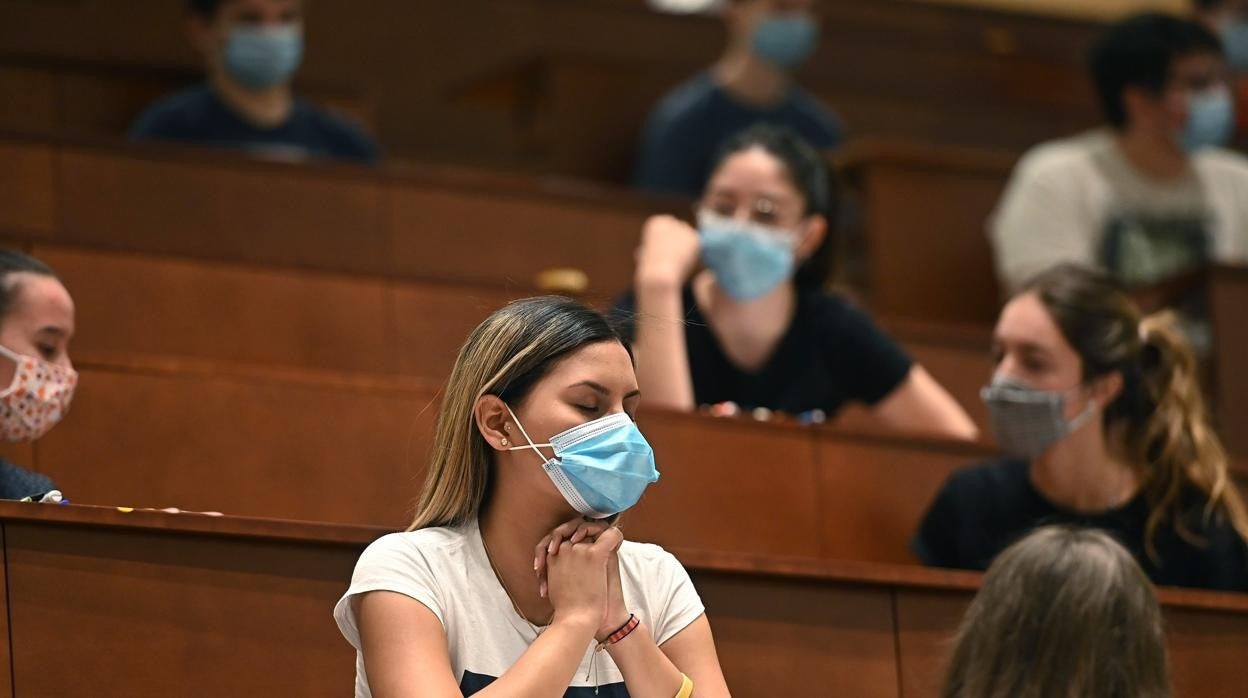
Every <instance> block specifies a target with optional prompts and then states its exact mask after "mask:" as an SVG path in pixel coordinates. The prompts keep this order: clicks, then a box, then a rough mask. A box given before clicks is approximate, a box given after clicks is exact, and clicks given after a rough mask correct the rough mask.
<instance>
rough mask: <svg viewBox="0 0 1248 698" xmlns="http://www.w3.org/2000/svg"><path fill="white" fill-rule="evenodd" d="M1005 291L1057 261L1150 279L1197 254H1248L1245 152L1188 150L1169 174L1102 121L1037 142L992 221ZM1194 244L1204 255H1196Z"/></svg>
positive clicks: (1208, 257)
mask: <svg viewBox="0 0 1248 698" xmlns="http://www.w3.org/2000/svg"><path fill="white" fill-rule="evenodd" d="M988 232H989V237H990V238H991V240H992V244H993V251H994V253H995V256H996V265H997V274H998V277H999V278H1000V279H1001V281H1002V282H1003V285H1004V286H1005V287H1006V290H1007V291H1010V290H1013V289H1017V288H1018V287H1019V286H1021V285H1022V284H1024V283H1025V282H1026V281H1027V280H1028V279H1030V278H1031V277H1032V276H1034V275H1035V274H1038V273H1040V272H1042V271H1044V270H1045V269H1048V268H1049V267H1051V266H1053V265H1055V264H1057V263H1059V262H1075V263H1078V264H1082V265H1085V266H1091V267H1098V268H1102V269H1107V270H1109V271H1110V272H1111V273H1113V274H1114V275H1115V276H1117V277H1118V278H1119V279H1120V280H1122V281H1124V282H1127V283H1148V282H1150V281H1156V280H1160V279H1161V278H1165V277H1167V276H1171V275H1173V274H1175V273H1180V272H1182V271H1185V270H1186V268H1187V267H1189V266H1192V265H1193V264H1199V263H1200V262H1201V261H1219V262H1224V263H1232V264H1237V263H1248V159H1245V158H1243V157H1242V156H1240V155H1238V154H1236V153H1233V152H1230V151H1228V150H1223V149H1220V148H1206V149H1203V150H1200V151H1197V152H1196V153H1194V154H1193V155H1192V171H1191V173H1190V174H1189V175H1188V176H1186V177H1182V178H1179V179H1177V180H1173V181H1169V182H1157V181H1155V180H1151V179H1149V178H1147V177H1145V176H1144V175H1142V174H1140V173H1139V172H1138V171H1137V170H1136V169H1135V168H1134V167H1132V166H1131V165H1130V163H1129V162H1127V160H1126V159H1125V157H1123V155H1122V153H1121V151H1120V149H1119V148H1118V146H1117V144H1116V142H1115V140H1114V138H1113V136H1112V134H1111V133H1110V132H1108V131H1103V130H1098V131H1092V132H1089V133H1085V134H1082V135H1080V136H1076V137H1073V138H1067V139H1063V140H1059V141H1053V142H1050V143H1044V144H1041V145H1039V146H1036V147H1035V148H1032V149H1031V150H1030V151H1028V152H1027V154H1026V155H1024V156H1023V158H1022V160H1020V161H1019V163H1018V165H1017V167H1015V168H1014V173H1013V175H1011V177H1010V182H1009V184H1008V185H1007V186H1006V189H1005V193H1004V194H1003V195H1002V197H1001V201H1000V203H999V204H998V207H997V210H996V212H995V213H994V214H993V216H992V218H991V219H990V220H989V223H988ZM1196 245H1199V246H1201V247H1203V256H1204V259H1203V260H1200V259H1193V257H1194V256H1201V255H1194V254H1193V250H1194V247H1195V246H1196Z"/></svg>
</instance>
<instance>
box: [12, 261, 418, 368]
mask: <svg viewBox="0 0 1248 698" xmlns="http://www.w3.org/2000/svg"><path fill="white" fill-rule="evenodd" d="M34 253H35V254H36V255H37V256H38V257H39V258H41V259H43V260H44V261H45V262H47V263H48V264H50V265H52V267H53V268H54V269H56V270H57V273H58V274H60V276H61V278H62V279H63V280H64V282H65V285H66V286H67V287H68V288H69V290H70V293H72V294H73V296H74V299H75V302H76V304H77V323H78V328H77V335H76V336H75V338H74V342H73V345H72V349H73V350H74V351H76V352H80V353H82V354H84V355H90V356H96V357H98V356H101V355H104V356H114V357H117V356H121V357H128V358H134V357H136V356H164V357H191V358H201V359H214V360H223V361H241V362H247V363H264V364H274V365H285V366H298V367H302V368H316V369H333V370H343V371H360V372H371V373H383V374H393V373H394V372H395V371H396V370H397V368H398V364H397V360H396V359H397V351H396V347H395V346H394V343H393V341H392V339H391V334H392V333H391V327H390V325H389V323H390V320H391V315H390V306H389V301H388V298H387V291H386V288H385V285H384V282H383V281H381V280H379V279H369V278H363V277H340V276H332V275H327V274H316V273H300V272H294V271H283V270H268V269H262V268H255V267H245V266H238V265H229V264H220V263H214V262H200V261H188V260H183V259H176V258H162V257H149V256H145V255H135V254H129V253H123V254H118V253H109V252H98V251H83V250H81V249H77V248H67V247H44V246H37V247H36V248H35V249H34ZM414 312H418V313H422V312H427V309H417V310H416V311H414Z"/></svg>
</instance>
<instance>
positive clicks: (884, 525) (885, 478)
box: [773, 435, 983, 562]
mask: <svg viewBox="0 0 1248 698" xmlns="http://www.w3.org/2000/svg"><path fill="white" fill-rule="evenodd" d="M982 454H983V452H982V450H981V449H978V448H976V447H974V446H958V445H954V444H952V443H950V444H944V443H938V442H923V441H901V440H887V441H885V440H881V441H878V442H876V441H871V440H868V439H862V440H856V439H855V440H851V439H847V438H844V437H837V436H835V435H832V436H828V437H826V438H823V439H821V440H820V443H819V452H818V463H819V483H818V498H819V502H820V503H821V504H822V505H823V516H822V519H821V521H820V533H821V538H822V543H823V547H822V549H821V555H822V556H823V557H825V558H833V559H847V560H872V561H879V562H911V561H913V560H914V556H913V555H912V554H911V553H910V550H909V547H908V546H909V542H910V537H911V536H913V535H914V531H915V529H916V528H918V524H919V521H920V519H921V518H922V516H923V512H925V511H926V510H927V506H928V504H930V503H931V501H932V498H934V497H935V496H936V492H937V491H938V490H939V489H940V485H941V484H942V483H943V482H944V481H945V478H947V477H948V476H949V474H950V473H952V472H953V471H954V470H956V469H957V468H959V467H960V466H963V465H966V464H968V463H970V462H972V461H973V460H975V459H978V458H982V457H983V455H982ZM773 462H777V463H779V462H783V461H773ZM867 531H869V532H870V534H869V535H864V532H867Z"/></svg>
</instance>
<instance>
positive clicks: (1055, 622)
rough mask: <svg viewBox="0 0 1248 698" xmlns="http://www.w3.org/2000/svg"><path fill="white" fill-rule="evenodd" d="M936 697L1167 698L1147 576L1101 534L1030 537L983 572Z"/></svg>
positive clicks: (1166, 673)
mask: <svg viewBox="0 0 1248 698" xmlns="http://www.w3.org/2000/svg"><path fill="white" fill-rule="evenodd" d="M940 695H941V696H942V698H1073V697H1076V696H1078V697H1080V698H1083V697H1087V698H1092V697H1093V696H1095V697H1096V698H1170V695H1171V694H1170V668H1169V663H1168V661H1167V658H1166V637H1165V633H1164V632H1163V630H1162V619H1161V607H1160V606H1159V605H1158V603H1157V597H1156V595H1155V594H1154V593H1153V587H1152V585H1151V584H1149V582H1148V577H1146V576H1145V575H1144V572H1143V571H1142V570H1140V567H1139V565H1137V564H1135V560H1133V559H1132V558H1131V554H1130V553H1128V552H1127V551H1126V550H1124V549H1123V547H1122V546H1121V545H1119V544H1118V543H1116V542H1114V539H1113V538H1111V537H1110V536H1108V535H1106V534H1104V533H1102V532H1100V531H1096V530H1086V529H1084V530H1081V529H1076V528H1067V527H1061V526H1050V527H1046V528H1042V529H1039V530H1036V531H1033V532H1032V533H1031V534H1030V535H1028V536H1027V537H1026V538H1023V539H1022V540H1021V541H1019V542H1017V543H1015V544H1014V545H1012V546H1010V547H1009V548H1008V549H1006V551H1005V552H1003V553H1001V556H1000V557H998V558H997V560H996V562H993V563H992V566H991V567H990V568H988V574H987V575H986V576H985V577H984V584H983V586H982V587H981V588H980V590H979V593H978V594H976V595H975V600H974V601H972V602H971V606H970V608H968V609H967V611H966V616H965V618H964V619H963V621H962V627H961V628H960V629H959V630H958V636H957V641H956V644H955V646H954V650H953V655H952V657H951V659H950V662H949V667H948V671H947V673H946V676H945V685H944V688H943V690H942V691H941V693H940Z"/></svg>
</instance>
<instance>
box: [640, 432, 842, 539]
mask: <svg viewBox="0 0 1248 698" xmlns="http://www.w3.org/2000/svg"><path fill="white" fill-rule="evenodd" d="M639 424H640V426H641V429H642V431H644V432H645V434H646V439H647V440H648V441H649V442H650V444H651V446H653V447H654V451H655V454H656V455H657V459H658V468H659V473H660V478H659V482H658V484H657V485H656V486H654V487H651V488H650V489H649V490H647V491H646V495H645V496H644V497H643V498H642V500H641V503H640V504H639V505H638V506H637V508H636V509H635V510H633V511H631V512H629V514H628V515H627V516H626V517H625V525H626V526H627V530H628V535H629V536H630V537H633V538H636V539H637V540H653V541H655V542H657V543H660V544H663V545H678V546H680V547H687V548H698V549H705V550H716V551H749V552H761V551H768V552H769V553H771V554H774V555H795V556H807V557H818V555H819V535H820V530H819V526H818V520H819V519H818V510H819V507H820V506H821V505H826V501H824V502H821V501H819V499H818V497H819V495H818V488H817V486H816V485H817V480H816V474H815V470H814V462H813V456H814V454H813V434H812V432H810V431H807V430H802V429H796V428H794V429H777V428H769V427H768V426H767V425H756V424H752V423H749V422H742V421H738V420H715V419H708V418H705V417H698V416H690V415H677V414H673V413H666V412H652V413H645V414H643V415H642V417H641V419H640V422H639ZM673 522H680V523H679V525H673Z"/></svg>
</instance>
